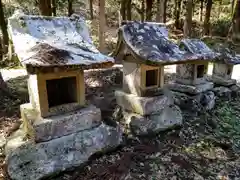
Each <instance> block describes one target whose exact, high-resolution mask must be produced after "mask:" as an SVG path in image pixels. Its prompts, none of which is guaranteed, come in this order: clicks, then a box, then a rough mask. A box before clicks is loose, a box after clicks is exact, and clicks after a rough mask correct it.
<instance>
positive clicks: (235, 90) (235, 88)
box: [229, 84, 240, 96]
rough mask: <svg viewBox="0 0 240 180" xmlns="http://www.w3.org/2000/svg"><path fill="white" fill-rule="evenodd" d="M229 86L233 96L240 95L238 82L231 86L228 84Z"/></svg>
mask: <svg viewBox="0 0 240 180" xmlns="http://www.w3.org/2000/svg"><path fill="white" fill-rule="evenodd" d="M229 88H230V90H231V91H232V95H233V96H240V85H239V84H235V85H233V86H230V87H229Z"/></svg>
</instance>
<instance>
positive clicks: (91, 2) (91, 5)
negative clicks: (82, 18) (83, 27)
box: [89, 0, 94, 20]
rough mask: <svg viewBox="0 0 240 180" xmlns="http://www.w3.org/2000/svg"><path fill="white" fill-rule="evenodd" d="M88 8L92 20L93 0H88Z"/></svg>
mask: <svg viewBox="0 0 240 180" xmlns="http://www.w3.org/2000/svg"><path fill="white" fill-rule="evenodd" d="M89 10H90V17H91V20H93V18H94V14H93V0H89Z"/></svg>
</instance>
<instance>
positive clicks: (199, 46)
mask: <svg viewBox="0 0 240 180" xmlns="http://www.w3.org/2000/svg"><path fill="white" fill-rule="evenodd" d="M179 46H180V49H183V50H185V51H188V52H191V53H193V54H197V55H199V56H202V57H203V59H206V60H208V59H210V60H215V59H216V58H217V57H218V54H217V53H216V52H214V51H213V50H211V49H210V48H209V47H208V46H207V45H206V44H205V43H204V42H203V41H201V40H200V39H183V40H181V41H180V44H179Z"/></svg>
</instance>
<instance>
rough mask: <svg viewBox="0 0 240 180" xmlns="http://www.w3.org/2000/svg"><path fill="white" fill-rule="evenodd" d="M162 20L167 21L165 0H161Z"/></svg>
mask: <svg viewBox="0 0 240 180" xmlns="http://www.w3.org/2000/svg"><path fill="white" fill-rule="evenodd" d="M163 1H164V3H163V22H164V23H166V22H167V0H163Z"/></svg>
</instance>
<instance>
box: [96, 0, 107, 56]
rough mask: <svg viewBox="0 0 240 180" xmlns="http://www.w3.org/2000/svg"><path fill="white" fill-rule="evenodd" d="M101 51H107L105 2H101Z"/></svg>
mask: <svg viewBox="0 0 240 180" xmlns="http://www.w3.org/2000/svg"><path fill="white" fill-rule="evenodd" d="M98 7H99V50H100V51H101V52H104V50H105V25H106V18H105V0H99V6H98Z"/></svg>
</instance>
